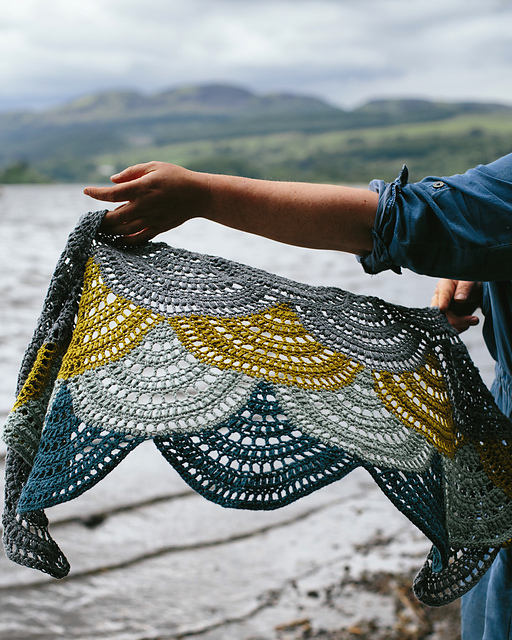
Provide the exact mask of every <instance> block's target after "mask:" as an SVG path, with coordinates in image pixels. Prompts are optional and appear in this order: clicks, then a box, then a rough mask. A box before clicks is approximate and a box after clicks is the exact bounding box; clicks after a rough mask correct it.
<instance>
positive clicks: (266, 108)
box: [0, 84, 512, 180]
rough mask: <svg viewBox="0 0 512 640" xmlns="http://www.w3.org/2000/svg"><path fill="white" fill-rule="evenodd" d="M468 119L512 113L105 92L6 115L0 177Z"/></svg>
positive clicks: (211, 91)
mask: <svg viewBox="0 0 512 640" xmlns="http://www.w3.org/2000/svg"><path fill="white" fill-rule="evenodd" d="M468 115H475V116H478V117H479V116H482V117H486V118H492V117H494V116H497V117H503V116H506V117H508V115H510V117H512V107H510V106H506V105H500V104H489V103H475V102H460V103H458V102H454V103H448V102H436V101H429V100H418V99H390V100H373V101H370V102H368V103H367V104H365V105H362V106H361V107H359V108H357V109H354V110H351V111H347V110H344V109H341V108H339V107H337V106H334V105H331V104H328V103H327V102H326V101H324V100H322V99H320V98H317V97H314V96H307V95H299V94H290V93H282V92H281V93H279V92H276V93H272V94H265V95H259V94H256V93H254V92H251V91H249V90H248V89H246V88H243V87H239V86H233V85H223V84H207V85H198V86H180V87H176V88H172V89H168V90H165V91H162V92H159V93H155V94H151V95H144V94H142V93H138V92H136V91H126V90H125V91H105V92H100V93H95V94H91V95H88V96H83V97H81V98H78V99H76V100H72V101H70V102H67V103H65V104H62V105H59V106H57V107H54V108H52V109H47V110H44V111H39V112H27V111H24V112H10V113H0V172H1V170H2V168H6V167H12V166H18V165H19V166H25V165H27V166H28V165H30V167H32V168H36V169H37V170H38V171H40V172H41V175H43V176H47V178H48V179H58V180H73V179H77V177H78V176H80V177H82V176H83V178H84V179H88V177H89V176H90V177H92V178H94V177H95V175H96V174H95V172H94V171H95V170H93V169H92V167H94V166H98V163H99V162H100V160H96V158H99V157H100V156H105V155H111V156H116V157H118V158H120V160H119V161H120V162H123V156H124V155H130V153H132V154H133V152H134V150H138V149H140V150H144V149H154V150H155V152H158V150H159V149H164V148H167V147H169V145H171V146H172V145H178V144H185V143H192V142H197V143H199V142H201V141H205V142H207V141H210V142H212V141H220V140H227V141H230V143H231V141H233V140H236V139H245V138H248V137H251V136H252V137H259V138H261V137H264V136H266V137H271V136H273V135H282V134H286V133H294V134H301V135H304V136H311V135H316V134H325V133H329V132H340V131H354V132H357V131H362V130H363V129H368V128H383V127H389V126H393V125H405V124H408V123H409V124H410V123H426V122H436V121H439V122H441V121H444V120H449V119H455V118H457V117H459V116H468ZM493 144H494V143H493ZM242 155H243V154H242ZM230 162H231V160H230ZM207 166H209V165H207ZM30 175H33V174H30ZM96 177H97V176H96Z"/></svg>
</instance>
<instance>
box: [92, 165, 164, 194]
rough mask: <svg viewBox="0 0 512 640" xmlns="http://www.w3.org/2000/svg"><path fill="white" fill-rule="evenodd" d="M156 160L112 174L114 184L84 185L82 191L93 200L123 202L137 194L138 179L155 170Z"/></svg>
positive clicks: (156, 166) (138, 187)
mask: <svg viewBox="0 0 512 640" xmlns="http://www.w3.org/2000/svg"><path fill="white" fill-rule="evenodd" d="M158 165H159V163H158V162H146V163H145V164H136V165H134V166H133V167H127V168H126V169H124V171H121V173H117V174H115V175H113V176H112V177H111V178H110V179H111V180H112V182H114V183H115V184H114V185H110V186H108V187H86V188H85V189H84V193H85V195H86V196H90V197H91V198H94V199H95V200H101V201H103V202H125V201H129V200H132V199H133V198H134V197H136V196H137V195H138V194H139V189H140V183H139V179H140V178H143V177H144V176H146V175H147V174H148V173H151V172H153V171H156V169H157V168H158Z"/></svg>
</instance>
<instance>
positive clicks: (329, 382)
mask: <svg viewBox="0 0 512 640" xmlns="http://www.w3.org/2000/svg"><path fill="white" fill-rule="evenodd" d="M169 323H170V324H171V326H172V328H173V329H174V331H175V332H176V334H177V335H178V338H179V339H180V341H181V342H182V343H183V344H184V345H185V347H186V348H187V350H188V351H190V352H191V353H192V354H193V355H194V356H195V357H196V358H197V359H198V360H201V361H202V362H205V363H207V364H209V365H211V366H214V367H218V368H219V369H234V370H235V371H239V372H241V373H245V374H246V375H248V376H254V377H258V378H264V379H266V380H269V381H270V382H274V383H278V384H287V385H295V386H297V387H302V388H305V389H326V390H334V389H340V388H342V387H344V386H346V385H349V384H351V383H352V382H353V380H354V377H355V376H356V374H357V372H358V371H360V370H361V369H362V365H361V364H359V363H358V362H355V361H354V360H351V359H350V358H348V357H347V356H345V355H343V354H341V353H335V352H333V351H331V350H329V349H327V348H326V347H324V346H323V345H321V344H320V343H318V342H317V341H316V340H315V339H314V338H313V337H312V336H311V335H309V334H308V332H307V331H306V329H305V328H304V327H303V325H302V323H301V322H300V320H299V317H298V316H297V315H296V314H295V313H294V312H293V311H292V310H291V309H290V308H289V307H288V306H287V305H286V304H280V305H277V306H275V307H272V308H270V309H266V310H263V311H261V312H260V313H256V314H252V315H249V316H244V317H241V318H234V319H233V318H217V317H211V316H198V315H193V316H188V317H186V318H183V317H176V318H171V319H169Z"/></svg>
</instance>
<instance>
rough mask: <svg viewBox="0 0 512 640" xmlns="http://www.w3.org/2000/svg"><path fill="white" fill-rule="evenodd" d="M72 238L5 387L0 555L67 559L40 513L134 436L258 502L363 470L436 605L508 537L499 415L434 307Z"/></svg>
mask: <svg viewBox="0 0 512 640" xmlns="http://www.w3.org/2000/svg"><path fill="white" fill-rule="evenodd" d="M103 213H104V212H97V213H93V214H88V215H87V216H84V217H83V218H82V219H81V220H80V222H79V224H78V226H77V227H76V229H75V230H74V232H73V233H72V234H71V236H70V238H69V240H68V244H67V245H66V249H65V251H64V253H63V255H62V256H61V259H60V260H59V263H58V265H57V267H56V270H55V274H54V277H53V279H52V282H51V283H50V287H49V291H48V294H47V298H46V300H45V304H44V307H43V311H42V314H41V317H40V319H39V322H38V325H37V328H36V331H35V334H34V337H33V340H32V342H31V344H30V345H29V347H28V349H27V352H26V354H25V357H24V360H23V363H22V367H21V370H20V375H19V379H18V395H17V400H16V403H15V405H14V407H13V409H12V411H11V413H10V414H9V417H8V419H7V423H6V425H5V429H4V433H3V438H4V440H5V442H6V443H7V445H8V456H7V463H6V500H5V511H4V515H3V524H4V547H5V551H6V553H7V555H8V557H9V558H11V559H12V560H14V561H16V562H18V563H20V564H22V565H25V566H30V567H33V568H36V569H39V570H41V571H45V572H47V573H49V574H51V575H52V576H54V577H63V576H65V575H66V574H67V573H68V571H69V564H68V562H67V560H66V558H65V557H64V556H63V554H62V552H61V551H60V549H59V548H58V546H57V544H56V543H55V542H54V541H53V539H52V538H51V536H50V534H49V533H48V521H47V519H46V516H45V514H44V511H43V510H44V509H45V508H46V507H49V506H52V505H55V504H58V503H61V502H64V501H66V500H71V499H72V498H74V497H76V496H78V495H80V494H82V493H83V492H84V491H86V490H87V489H89V488H91V487H92V486H94V485H95V484H96V483H97V482H99V480H101V478H103V477H104V476H105V475H106V474H108V473H109V472H110V471H111V470H112V469H113V468H114V467H115V466H116V465H117V464H119V462H121V460H123V458H125V457H126V456H127V455H128V454H129V452H130V451H131V450H132V449H134V448H135V447H136V446H137V445H138V444H140V443H141V442H142V441H144V440H147V439H152V440H153V442H154V443H155V445H156V447H157V448H158V449H159V450H160V452H161V453H162V455H163V456H164V457H165V458H166V459H167V460H168V461H169V463H170V464H171V465H172V466H173V467H174V468H175V469H176V470H177V471H178V472H179V473H180V474H181V476H182V477H183V478H184V479H185V480H186V482H188V484H189V485H190V486H191V487H193V488H194V489H195V490H196V491H198V492H199V493H200V494H202V495H203V496H205V497H206V498H208V499H209V500H212V501H214V502H216V503H218V504H221V505H223V506H226V507H234V508H242V509H276V508H279V507H281V506H284V505H286V504H289V503H290V502H292V501H294V500H297V499H298V498H300V497H301V496H304V495H307V494H309V493H311V492H312V491H315V490H316V489H319V488H320V487H322V486H325V485H327V484H329V483H331V482H334V481H336V480H339V479H341V478H342V477H344V476H345V475H346V474H347V473H349V472H350V471H351V470H353V469H355V468H356V467H364V468H365V469H367V470H368V471H369V473H370V474H371V475H372V476H373V478H374V480H375V481H376V482H377V483H378V485H379V486H380V487H381V489H382V491H383V492H384V493H385V495H386V496H387V497H388V498H389V499H390V500H391V501H392V502H393V504H394V505H395V506H396V507H397V508H398V509H399V510H400V511H401V512H402V513H404V514H405V515H406V516H407V517H408V518H409V519H410V520H411V521H412V522H413V523H414V524H415V525H416V526H417V527H419V529H420V530H421V531H422V532H423V533H424V534H425V535H426V536H427V537H428V538H429V539H430V540H431V541H432V545H433V546H432V550H431V553H430V554H429V557H428V558H427V560H426V562H425V564H424V566H423V568H422V569H421V571H420V573H419V574H418V576H417V578H416V581H415V585H414V589H415V592H416V595H417V596H418V598H419V599H420V600H422V601H423V602H425V603H426V604H429V605H442V604H445V603H447V602H450V601H451V600H453V599H455V598H457V597H459V596H460V595H462V593H464V592H465V591H467V590H469V589H470V588H471V587H472V586H474V584H475V583H476V582H477V581H478V580H479V579H480V578H481V577H482V575H484V573H485V571H486V570H487V568H488V567H489V566H490V564H491V563H492V561H493V559H494V557H495V555H496V553H497V551H498V550H499V548H500V547H502V546H506V545H507V544H508V543H509V541H510V540H511V539H512V501H511V497H512V474H511V464H510V455H509V451H510V449H509V447H510V443H511V442H512V438H511V435H512V425H511V423H510V422H509V420H508V419H506V418H505V417H504V416H503V415H502V414H501V413H500V412H499V411H498V409H497V408H496V406H495V404H494V401H493V399H492V396H491V395H490V393H489V391H488V390H487V388H486V387H485V385H484V384H483V382H482V381H481V379H480V376H479V374H478V371H477V369H476V368H475V366H474V365H473V363H472V362H471V359H470V357H469V355H468V353H467V350H466V348H465V346H464V345H463V343H462V342H461V341H460V339H459V338H458V336H457V334H456V332H455V330H454V329H452V327H450V325H449V324H448V322H447V321H446V319H445V317H444V316H443V315H442V314H440V313H439V311H438V310H437V309H409V308H405V307H399V306H396V305H392V304H389V303H387V302H384V301H383V300H380V299H378V298H374V297H365V296H359V295H354V294H352V293H349V292H346V291H342V290H340V289H337V288H333V287H328V288H327V287H312V286H308V285H305V284H300V283H296V282H292V281H290V280H287V279H285V278H280V277H277V276H274V275H271V274H269V273H266V272H263V271H261V270H258V269H254V268H251V267H248V266H244V265H240V264H236V263H233V262H230V261H228V260H224V259H222V258H218V257H212V256H206V255H200V254H195V253H191V252H189V251H185V250H183V249H176V248H172V247H169V246H168V245H166V244H164V243H147V244H146V245H143V246H140V247H135V248H119V247H117V246H115V245H114V244H112V243H111V242H110V239H109V238H105V237H102V236H101V235H100V234H98V233H97V229H98V225H99V223H100V221H101V218H102V216H103Z"/></svg>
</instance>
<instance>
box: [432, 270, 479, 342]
mask: <svg viewBox="0 0 512 640" xmlns="http://www.w3.org/2000/svg"><path fill="white" fill-rule="evenodd" d="M481 303H482V283H481V282H468V281H465V280H447V279H442V280H439V282H438V283H437V286H436V289H435V291H434V296H433V298H432V301H431V303H430V305H431V306H432V307H439V309H440V311H442V312H443V313H444V314H445V315H446V318H447V319H448V322H449V323H450V324H451V325H452V327H454V328H455V329H456V330H457V331H458V332H459V333H462V332H463V331H466V329H469V327H474V326H475V325H477V324H478V322H479V319H478V318H477V316H475V315H473V313H474V312H475V310H476V309H477V308H478V307H479V306H480V305H481Z"/></svg>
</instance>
